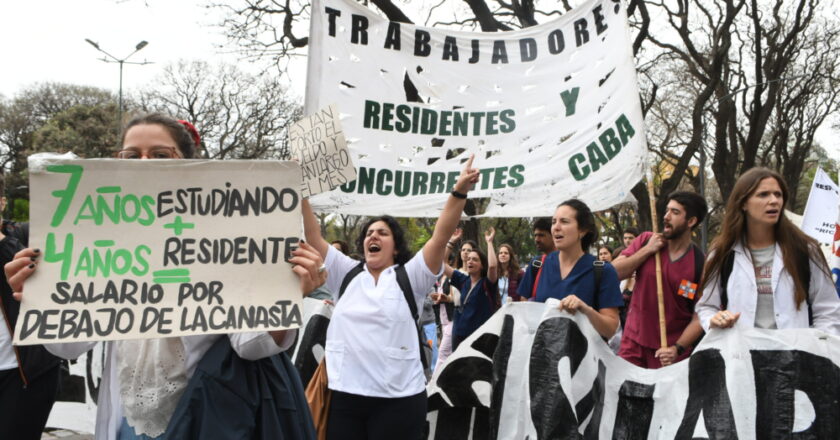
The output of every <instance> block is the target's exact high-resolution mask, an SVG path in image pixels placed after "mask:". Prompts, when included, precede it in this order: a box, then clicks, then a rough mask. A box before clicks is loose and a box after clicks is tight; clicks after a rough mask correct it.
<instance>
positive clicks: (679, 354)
mask: <svg viewBox="0 0 840 440" xmlns="http://www.w3.org/2000/svg"><path fill="white" fill-rule="evenodd" d="M674 347H676V348H677V356H682V354H683V353H685V347H683V346H682V345H680V344H679V343H678V342H674Z"/></svg>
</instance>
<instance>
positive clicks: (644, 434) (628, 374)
mask: <svg viewBox="0 0 840 440" xmlns="http://www.w3.org/2000/svg"><path fill="white" fill-rule="evenodd" d="M556 305H557V302H556V300H552V302H549V303H546V304H539V303H513V304H508V305H505V306H504V307H503V308H502V309H501V310H500V311H499V312H497V313H496V314H495V315H493V317H491V318H490V320H488V321H487V322H486V323H485V324H484V325H483V326H482V327H480V328H479V329H478V330H477V331H476V332H475V333H473V334H472V336H470V337H469V338H467V339H466V340H465V341H464V342H463V343H462V344H461V345H460V346H459V347H458V350H456V351H455V352H454V353H453V354H452V355H451V356H450V357H449V358H448V359H447V362H446V363H445V364H444V365H443V366H442V367H441V368H439V369H438V370H437V371H435V374H434V376H433V377H432V381H431V383H430V384H429V386H428V388H427V391H428V395H429V414H428V417H427V420H428V421H429V425H430V434H429V437H428V438H429V439H430V440H437V439H464V440H467V439H525V438H531V439H561V438H562V439H567V438H586V439H598V438H621V439H626V438H634V439H696V438H704V439H735V438H838V437H840V419H838V418H837V417H836V415H837V413H838V411H840V400H838V399H837V396H838V395H840V365H839V364H840V357H838V353H840V350H838V349H840V338H838V337H836V336H833V335H828V334H826V333H823V332H821V331H819V330H812V329H797V330H760V329H750V330H746V331H744V330H735V329H726V330H718V329H714V330H712V331H711V332H710V333H709V334H707V335H706V337H705V338H704V339H703V340H702V342H701V344H700V345H699V346H698V347H697V348H696V349H695V351H694V353H692V355H691V357H690V358H689V359H687V360H685V361H682V362H679V363H677V364H674V365H672V366H669V367H666V368H662V369H658V370H647V369H643V368H640V367H636V366H635V365H632V364H630V363H629V362H627V361H625V360H623V359H621V358H619V357H617V356H615V355H614V354H613V353H612V351H611V350H610V349H609V347H608V346H607V345H606V343H604V341H603V340H602V339H601V337H600V335H599V334H598V333H597V332H596V331H595V329H594V328H592V326H591V324H590V323H589V321H588V319H587V318H586V317H585V316H584V315H583V314H581V313H578V314H576V315H569V314H567V313H565V312H560V311H559V310H557V307H556Z"/></svg>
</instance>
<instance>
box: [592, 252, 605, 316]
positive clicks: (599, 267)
mask: <svg viewBox="0 0 840 440" xmlns="http://www.w3.org/2000/svg"><path fill="white" fill-rule="evenodd" d="M592 276H593V277H594V278H595V293H594V294H593V295H592V308H593V309H595V310H598V309H600V307H598V294H599V293H601V278H603V277H604V262H603V261H601V260H597V259H596V260H595V261H593V262H592Z"/></svg>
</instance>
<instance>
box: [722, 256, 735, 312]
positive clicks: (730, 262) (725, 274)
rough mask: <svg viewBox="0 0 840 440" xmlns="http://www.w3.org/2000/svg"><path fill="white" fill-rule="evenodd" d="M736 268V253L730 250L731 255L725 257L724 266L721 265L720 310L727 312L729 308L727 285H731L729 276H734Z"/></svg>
mask: <svg viewBox="0 0 840 440" xmlns="http://www.w3.org/2000/svg"><path fill="white" fill-rule="evenodd" d="M733 266H735V252H734V251H732V250H730V251H729V253H727V254H726V256H725V257H723V264H721V265H720V309H721V310H726V307H727V306H729V293H728V291H727V286H726V285H727V284H729V276H730V275H732V267H733Z"/></svg>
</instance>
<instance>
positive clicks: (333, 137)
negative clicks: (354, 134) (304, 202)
mask: <svg viewBox="0 0 840 440" xmlns="http://www.w3.org/2000/svg"><path fill="white" fill-rule="evenodd" d="M289 141H290V142H289V143H290V144H291V148H292V157H294V158H297V159H298V163H300V168H301V171H302V173H303V184H302V188H301V195H303V197H309V196H312V195H315V194H320V193H322V192H324V191H329V190H332V189H335V188H337V187H338V186H340V185H344V184H347V183H349V182H352V181H354V180H356V168H355V167H354V166H353V162H352V161H351V160H350V151H348V150H347V141H346V140H345V139H344V132H343V131H342V130H341V120H340V119H339V113H338V109H337V108H336V107H335V106H334V105H331V106H329V107H326V108H322V109H319V110H317V111H315V112H314V113H312V115H311V116H308V117H305V118H303V119H301V120H299V121H297V122H295V123H294V124H292V126H291V127H290V128H289Z"/></svg>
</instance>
